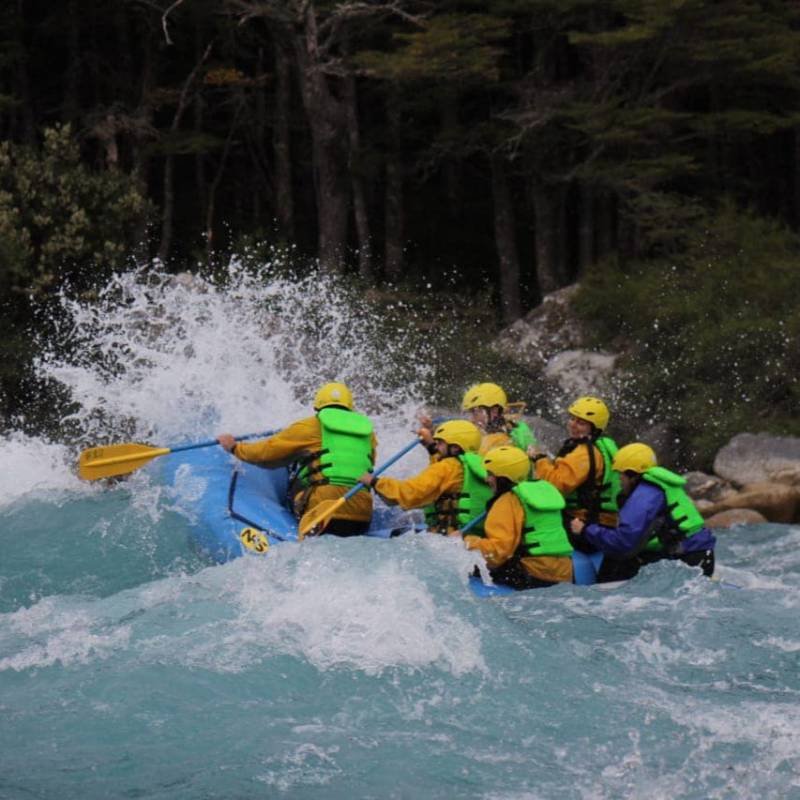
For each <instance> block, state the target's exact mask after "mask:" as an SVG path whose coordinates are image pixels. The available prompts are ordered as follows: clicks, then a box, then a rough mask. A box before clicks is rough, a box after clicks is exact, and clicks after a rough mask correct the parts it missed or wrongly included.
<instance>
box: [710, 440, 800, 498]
mask: <svg viewBox="0 0 800 800" xmlns="http://www.w3.org/2000/svg"><path fill="white" fill-rule="evenodd" d="M714 472H715V473H716V474H717V475H719V476H720V477H721V478H724V479H725V480H727V481H730V482H731V483H733V484H735V485H736V486H745V485H746V484H752V483H763V482H768V481H774V482H777V483H783V484H788V485H800V438H797V437H794V436H772V435H770V434H767V433H740V434H738V435H737V436H734V437H733V438H732V439H731V440H730V442H728V444H726V445H725V446H724V447H723V448H722V449H721V450H720V451H719V452H718V453H717V455H716V458H715V459H714Z"/></svg>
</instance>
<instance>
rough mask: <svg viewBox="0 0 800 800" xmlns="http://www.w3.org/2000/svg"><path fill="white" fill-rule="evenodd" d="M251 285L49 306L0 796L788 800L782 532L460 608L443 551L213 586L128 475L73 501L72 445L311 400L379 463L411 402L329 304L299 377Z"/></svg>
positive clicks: (277, 412) (464, 602)
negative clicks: (331, 387) (320, 358)
mask: <svg viewBox="0 0 800 800" xmlns="http://www.w3.org/2000/svg"><path fill="white" fill-rule="evenodd" d="M263 284H264V281H263V280H262V281H261V282H260V283H258V282H250V279H249V278H247V277H245V276H242V275H234V276H232V278H231V284H230V285H229V286H227V287H226V288H225V289H224V290H222V289H219V288H216V287H214V286H211V285H210V284H209V285H206V284H201V285H194V284H188V285H183V284H180V283H175V282H170V281H165V282H163V283H162V284H161V285H160V286H159V287H157V292H156V293H155V295H154V294H153V289H152V287H151V286H150V287H148V286H145V285H143V281H142V279H141V276H139V277H138V278H137V277H135V276H134V277H130V278H126V279H125V281H123V282H121V283H120V284H118V285H115V286H114V287H112V290H109V294H108V295H107V296H106V297H104V298H102V302H101V303H100V304H99V305H98V306H96V307H92V308H88V307H83V306H81V305H79V304H70V303H69V302H68V301H67V300H65V301H64V304H65V309H66V310H67V312H68V314H69V315H70V317H71V319H72V320H73V323H74V326H73V327H72V328H71V330H72V331H73V333H72V334H69V335H71V336H74V337H75V338H76V343H75V347H74V348H73V351H72V352H71V354H70V356H69V357H68V358H67V357H65V356H61V355H59V356H57V355H55V353H54V352H49V353H48V352H45V350H46V347H45V345H44V343H43V357H42V360H41V363H40V365H39V369H40V370H41V371H42V373H43V374H44V375H47V376H48V377H50V378H52V379H53V380H57V381H60V382H61V383H63V384H64V385H65V386H66V387H68V389H69V391H70V393H71V396H72V398H73V401H74V407H73V406H70V408H69V409H65V413H69V414H70V415H71V416H72V417H73V418H74V426H75V430H76V431H77V432H78V433H76V439H77V440H78V443H77V445H76V444H74V443H69V444H64V443H56V442H52V441H49V440H45V439H42V438H37V437H32V436H26V435H23V434H22V433H19V432H17V433H15V432H12V433H10V434H8V435H6V436H5V437H4V438H3V439H2V440H0V753H2V757H0V798H14V799H15V800H16V799H17V798H20V799H22V798H59V799H62V800H66V799H67V798H170V799H171V800H172V799H183V798H186V800H190V799H192V800H193V799H194V798H231V799H233V798H237V799H238V798H255V797H267V798H273V797H274V798H453V797H459V798H508V799H509V800H521V798H576V799H577V798H581V799H583V798H754V797H760V798H800V628H799V627H798V611H799V610H800V528H798V527H795V526H780V525H760V526H751V527H740V528H734V529H732V530H730V531H726V532H723V533H721V534H720V536H719V545H718V551H717V552H718V563H719V564H720V565H721V568H720V574H721V576H722V577H723V578H724V580H725V581H726V582H727V583H723V584H721V583H719V582H713V581H709V580H706V579H703V578H701V577H699V576H698V574H697V572H696V571H694V570H691V569H689V568H686V567H683V566H682V565H675V564H657V565H654V566H651V567H649V568H648V569H647V570H646V571H643V572H642V573H641V574H640V575H639V576H638V577H637V578H635V579H634V580H632V581H630V582H628V583H627V584H624V585H621V586H618V587H616V588H611V589H603V588H600V587H574V586H561V587H557V588H552V589H547V590H539V591H533V592H525V593H519V594H518V595H515V596H513V597H509V598H491V599H478V598H476V597H474V596H473V595H472V594H471V593H470V591H469V589H468V586H467V579H466V575H467V572H468V570H469V567H470V566H471V564H472V563H473V561H474V559H473V558H471V557H468V556H467V554H466V552H465V551H463V549H461V547H460V545H459V544H458V542H453V541H446V540H442V539H440V538H439V537H432V536H427V535H411V536H407V537H400V538H398V539H394V540H390V541H376V540H368V539H352V540H337V539H326V538H325V537H322V538H321V539H319V540H315V541H310V542H306V543H303V544H291V543H290V544H285V545H281V546H278V547H273V548H272V550H271V551H270V553H269V554H268V555H267V556H266V557H263V558H256V557H245V558H239V559H237V560H235V561H232V562H229V563H227V564H223V565H215V564H212V563H211V562H210V561H209V560H208V559H207V558H205V557H204V556H203V555H202V554H201V553H198V552H197V551H196V549H195V548H194V547H193V540H192V535H191V531H192V525H193V524H195V523H194V520H193V519H192V511H191V497H186V496H183V497H181V496H178V495H176V494H175V492H174V491H171V490H168V489H166V488H165V487H163V486H161V485H159V483H158V481H157V479H156V474H155V473H154V472H152V471H151V470H148V469H147V468H144V469H141V470H139V471H138V472H136V473H134V474H133V475H132V476H131V478H130V479H129V480H127V481H124V482H121V483H119V484H117V485H113V486H102V485H98V484H87V483H83V482H81V481H80V480H79V479H78V478H77V477H76V475H75V471H74V462H75V456H76V454H77V452H78V450H79V449H80V447H81V446H86V445H87V444H90V443H93V442H100V441H127V440H131V441H137V440H147V441H150V442H152V443H155V444H165V443H166V444H170V443H177V442H180V441H192V440H202V439H206V438H209V436H210V435H213V434H214V433H215V432H218V431H220V430H233V431H234V432H245V431H250V430H259V429H263V428H269V427H271V426H273V425H274V424H275V423H282V422H284V421H288V420H290V419H292V418H294V417H296V416H299V415H301V414H303V413H305V412H306V410H307V408H308V390H309V387H311V386H313V385H314V384H315V383H316V382H318V381H319V380H320V379H327V378H329V377H343V378H345V379H348V380H351V381H352V382H354V383H355V384H356V386H357V387H359V386H363V387H364V388H363V389H362V393H365V394H368V395H369V396H370V397H371V398H372V399H371V402H372V403H373V407H374V409H375V416H376V421H377V428H378V431H379V434H380V435H381V446H382V448H383V453H384V454H387V455H388V454H389V453H391V452H392V451H393V450H394V449H397V447H398V446H399V445H401V444H403V443H404V442H405V441H406V440H407V439H408V437H409V433H408V431H409V428H410V425H411V419H412V417H413V409H414V407H415V405H414V397H413V387H411V389H409V393H408V396H400V397H399V399H398V395H397V389H396V387H393V386H391V385H390V383H391V382H390V380H389V378H382V377H381V374H380V369H379V365H378V366H376V365H375V364H374V363H372V362H370V361H369V359H374V358H375V357H376V356H375V353H374V349H371V348H367V349H368V350H369V354H368V355H363V354H361V351H360V350H358V349H357V348H356V349H352V348H354V347H355V345H353V343H352V342H351V341H350V340H349V339H348V337H349V336H352V335H354V333H355V335H356V338H358V337H362V338H364V339H366V338H368V336H369V333H370V332H369V330H366V329H363V328H359V327H358V325H360V324H361V323H360V322H354V320H353V318H352V317H349V316H348V313H347V312H346V311H345V310H343V309H342V308H341V307H338V310H337V308H336V302H337V301H335V299H333V300H331V299H329V301H328V304H327V305H328V307H329V308H330V309H332V311H331V315H332V316H331V320H330V321H329V324H328V325H327V327H325V329H324V331H323V332H322V333H321V334H320V335H321V336H322V337H323V338H324V339H325V341H326V342H328V343H329V344H330V345H331V346H333V347H336V348H339V350H338V351H337V356H336V363H328V366H327V367H326V368H327V369H328V370H329V371H328V372H325V371H320V370H319V369H316V368H315V367H314V347H313V344H314V343H313V342H311V343H308V342H306V343H304V344H303V347H300V345H297V348H298V349H297V350H294V349H292V348H290V347H289V346H288V345H287V340H286V339H285V338H282V337H285V336H286V335H288V334H287V333H286V324H285V323H286V320H287V319H288V316H287V317H286V318H285V317H284V316H283V312H282V311H281V309H282V308H283V305H282V302H281V303H277V302H274V301H275V298H281V300H282V301H283V298H284V297H285V292H286V291H287V290H286V287H282V286H280V285H279V282H274V283H273V284H270V285H269V286H267V287H266V289H265V288H264V285H263ZM270 299H272V300H273V302H272V303H270V302H269V300H270ZM232 308H236V309H237V313H235V314H234V313H232ZM143 309H148V311H147V314H145V313H144V311H143ZM154 309H157V310H154ZM153 315H156V316H157V317H158V319H159V320H160V323H161V324H159V325H157V326H155V327H152V326H150V325H149V323H148V324H144V323H143V322H142V320H143V318H146V319H147V320H151V319H152V318H153ZM337 315H338V316H340V317H341V318H342V319H341V320H340V321H336V317H337ZM356 316H358V315H356ZM242 320H245V321H249V323H250V324H248V325H247V327H246V329H247V331H248V332H247V333H243V332H242V328H241V327H237V326H241V325H242ZM78 330H80V331H81V336H82V337H83V339H82V340H81V339H80V338H79V337H78V336H77V334H76V333H74V331H78ZM292 341H293V346H294V345H295V344H297V343H296V342H295V341H294V340H292ZM401 344H402V343H401ZM348 348H351V349H348ZM89 350H91V351H92V353H93V361H90V360H88V359H87V360H86V361H84V360H83V358H82V355H81V354H82V353H85V352H88V351H89ZM98 353H100V354H102V355H104V356H105V359H100V362H102V363H104V365H105V366H104V367H103V368H101V367H98V366H97V364H98V363H99V362H98V359H97V356H98ZM111 362H113V364H112V363H111ZM120 364H123V365H124V368H120ZM364 374H371V375H374V376H376V377H375V379H374V380H375V384H374V385H373V386H372V387H371V388H369V387H367V386H366V385H365V384H364V379H363V375H364ZM287 376H288V377H287ZM381 381H384V384H381ZM382 386H383V388H381V387H382ZM370 392H371V393H370ZM392 399H394V400H397V402H398V403H399V405H396V406H394V407H393V406H392V403H391V400H392ZM169 457H170V458H179V455H177V454H176V455H174V456H169ZM420 458H421V457H418V456H413V457H409V460H408V462H404V463H403V464H402V469H400V468H399V467H398V470H397V474H403V473H404V472H405V473H408V472H410V471H412V470H414V469H416V468H418V467H419V466H420V465H421V461H420ZM415 459H416V460H415ZM730 584H735V585H736V587H738V588H734V587H733V586H731V585H730Z"/></svg>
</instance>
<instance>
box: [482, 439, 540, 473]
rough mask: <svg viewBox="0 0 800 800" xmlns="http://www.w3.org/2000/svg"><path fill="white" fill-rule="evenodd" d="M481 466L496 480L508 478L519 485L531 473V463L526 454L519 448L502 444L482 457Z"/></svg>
mask: <svg viewBox="0 0 800 800" xmlns="http://www.w3.org/2000/svg"><path fill="white" fill-rule="evenodd" d="M483 466H484V468H485V469H486V471H487V472H489V473H491V474H492V475H495V476H496V477H498V478H508V479H509V480H510V481H513V482H514V483H519V482H520V481H524V480H526V479H527V478H528V476H529V475H530V472H531V461H530V459H529V458H528V454H527V453H526V452H525V451H524V450H520V449H519V447H511V446H510V445H507V444H504V445H503V446H502V447H495V448H493V449H492V450H490V451H489V452H488V453H487V454H486V455H485V456H484V457H483Z"/></svg>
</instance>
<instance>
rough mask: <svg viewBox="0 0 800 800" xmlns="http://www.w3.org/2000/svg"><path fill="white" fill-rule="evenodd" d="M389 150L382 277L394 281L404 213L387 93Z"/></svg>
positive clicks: (393, 112)
mask: <svg viewBox="0 0 800 800" xmlns="http://www.w3.org/2000/svg"><path fill="white" fill-rule="evenodd" d="M387 113H388V122H389V141H390V145H389V152H388V153H387V156H386V189H385V200H384V205H385V209H384V214H385V223H384V224H385V238H386V242H385V247H386V256H385V259H386V263H385V272H386V278H387V280H389V281H397V280H399V279H400V277H401V276H402V274H403V266H404V264H403V260H404V259H403V240H404V237H405V216H404V211H403V163H402V158H401V155H400V142H399V139H400V135H399V129H400V119H399V114H398V111H397V103H396V102H395V100H394V98H393V97H392V95H391V94H390V96H389V107H388V112H387Z"/></svg>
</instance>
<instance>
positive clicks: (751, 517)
mask: <svg viewBox="0 0 800 800" xmlns="http://www.w3.org/2000/svg"><path fill="white" fill-rule="evenodd" d="M767 521H768V520H767V518H766V517H765V516H764V515H763V514H759V512H758V511H754V510H753V509H752V508H731V509H729V510H728V511H720V512H719V513H718V514H714V515H712V516H710V517H708V519H706V526H707V527H709V528H716V529H719V528H732V527H733V526H734V525H760V524H762V523H764V522H767Z"/></svg>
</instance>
